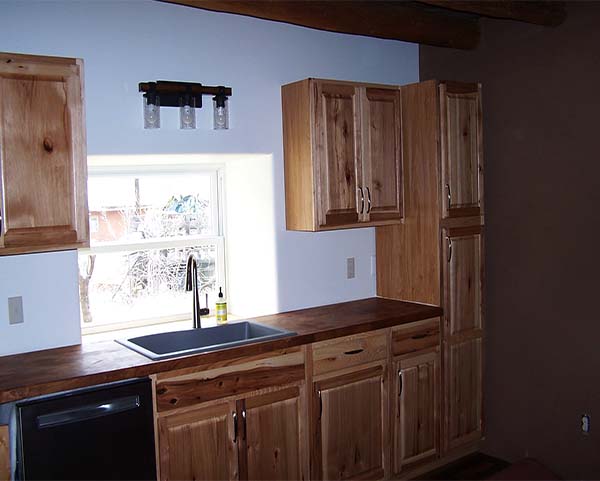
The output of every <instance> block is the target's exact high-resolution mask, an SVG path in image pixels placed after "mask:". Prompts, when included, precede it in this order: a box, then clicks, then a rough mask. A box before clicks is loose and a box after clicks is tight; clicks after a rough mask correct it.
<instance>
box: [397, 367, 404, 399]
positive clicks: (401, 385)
mask: <svg viewBox="0 0 600 481" xmlns="http://www.w3.org/2000/svg"><path fill="white" fill-rule="evenodd" d="M403 388H404V383H403V379H402V369H400V370H399V371H398V397H401V396H402V390H403Z"/></svg>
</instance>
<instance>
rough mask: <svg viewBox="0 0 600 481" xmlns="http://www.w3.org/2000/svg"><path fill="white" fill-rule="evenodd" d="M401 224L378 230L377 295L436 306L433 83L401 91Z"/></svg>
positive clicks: (436, 179)
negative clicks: (402, 196) (402, 195)
mask: <svg viewBox="0 0 600 481" xmlns="http://www.w3.org/2000/svg"><path fill="white" fill-rule="evenodd" d="M401 96H402V137H403V142H402V165H403V183H404V221H403V223H402V224H400V225H395V226H386V227H378V228H377V229H376V249H377V294H378V295H380V296H383V297H389V298H393V299H403V300H407V301H415V302H426V303H430V304H435V305H439V304H440V303H441V296H440V267H439V256H440V246H439V209H440V206H439V197H438V189H439V185H440V182H439V179H440V177H439V170H438V165H437V164H438V163H437V159H438V158H439V149H438V142H439V136H440V133H439V122H438V117H437V112H438V108H439V107H438V101H437V83H436V82H435V81H428V82H421V83H419V84H413V85H407V86H403V87H402V88H401Z"/></svg>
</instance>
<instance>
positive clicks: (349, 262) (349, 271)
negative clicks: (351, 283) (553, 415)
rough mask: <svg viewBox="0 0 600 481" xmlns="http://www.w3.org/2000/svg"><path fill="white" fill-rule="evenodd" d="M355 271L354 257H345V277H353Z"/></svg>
mask: <svg viewBox="0 0 600 481" xmlns="http://www.w3.org/2000/svg"><path fill="white" fill-rule="evenodd" d="M354 277H356V272H355V270H354V257H348V258H347V259H346V279H354Z"/></svg>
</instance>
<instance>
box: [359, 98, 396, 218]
mask: <svg viewBox="0 0 600 481" xmlns="http://www.w3.org/2000/svg"><path fill="white" fill-rule="evenodd" d="M363 118H364V123H363V137H364V149H365V154H364V155H363V172H364V176H363V177H364V184H365V190H366V193H365V195H366V196H367V213H368V214H369V220H371V221H376V220H385V219H400V218H401V217H402V179H401V153H400V152H401V147H400V145H401V144H400V134H401V125H400V91H399V90H395V89H376V88H366V89H365V94H364V101H363Z"/></svg>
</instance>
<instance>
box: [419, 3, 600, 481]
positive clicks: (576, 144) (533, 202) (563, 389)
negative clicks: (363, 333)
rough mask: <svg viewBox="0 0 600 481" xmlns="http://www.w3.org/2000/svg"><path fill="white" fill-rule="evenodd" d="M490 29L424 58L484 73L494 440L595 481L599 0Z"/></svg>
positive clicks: (456, 72)
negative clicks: (549, 21)
mask: <svg viewBox="0 0 600 481" xmlns="http://www.w3.org/2000/svg"><path fill="white" fill-rule="evenodd" d="M482 30H483V37H482V42H481V45H480V47H479V48H478V49H477V50H475V51H472V52H463V51H456V50H450V49H442V48H435V47H427V46H422V47H421V58H420V63H421V79H422V80H426V79H431V78H441V79H451V80H468V81H473V80H479V81H481V82H482V83H483V105H484V155H485V168H486V171H485V173H486V179H485V197H486V198H485V203H486V223H487V226H486V249H487V250H486V269H487V278H486V280H487V288H486V309H487V318H486V321H487V339H486V358H485V369H486V379H485V392H484V395H485V415H486V436H487V441H486V443H485V450H486V451H487V452H489V453H491V454H495V455H498V456H501V457H504V458H507V459H510V460H513V459H516V458H520V457H523V456H533V457H536V458H538V459H539V460H541V461H542V462H544V463H545V464H547V465H548V466H549V467H551V468H552V469H554V470H555V471H556V472H558V473H559V474H561V475H562V476H564V477H566V478H569V479H573V478H593V479H600V315H599V314H598V301H599V300H600V116H599V115H598V112H599V111H600V2H593V3H591V2H588V3H585V4H577V5H569V8H568V18H567V20H566V22H565V23H564V24H563V25H561V26H560V27H557V28H547V27H539V26H533V25H527V24H523V23H519V22H511V21H499V20H485V21H483V22H482ZM584 412H585V413H589V414H591V416H592V423H591V428H592V429H591V433H590V434H589V435H583V434H581V431H580V425H579V423H580V416H581V414H582V413H584Z"/></svg>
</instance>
